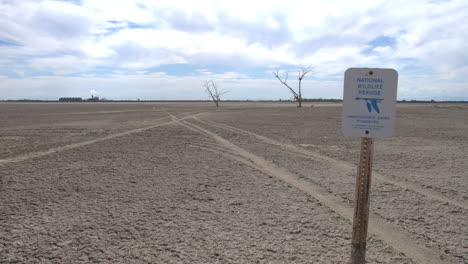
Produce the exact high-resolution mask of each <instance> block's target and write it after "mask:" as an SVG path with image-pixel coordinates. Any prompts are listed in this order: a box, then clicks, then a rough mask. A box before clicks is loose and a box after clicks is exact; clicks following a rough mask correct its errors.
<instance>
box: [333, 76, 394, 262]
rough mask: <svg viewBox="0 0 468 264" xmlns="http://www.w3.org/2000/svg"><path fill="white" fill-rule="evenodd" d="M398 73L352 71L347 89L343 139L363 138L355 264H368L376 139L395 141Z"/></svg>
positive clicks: (353, 249) (353, 251) (353, 250)
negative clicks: (367, 251)
mask: <svg viewBox="0 0 468 264" xmlns="http://www.w3.org/2000/svg"><path fill="white" fill-rule="evenodd" d="M397 83H398V73H397V72H396V71H395V70H393V69H369V68H350V69H348V70H346V72H345V79H344V89H343V115H342V117H343V118H342V126H341V129H342V131H343V135H345V136H351V137H361V138H362V139H361V152H360V155H359V165H358V174H357V177H356V191H355V199H354V201H355V202H354V217H353V237H352V240H351V264H364V263H365V262H366V247H367V229H368V226H369V203H370V200H369V193H370V187H371V176H372V159H373V149H374V142H373V138H387V137H391V136H392V135H393V133H394V128H395V110H396V94H397Z"/></svg>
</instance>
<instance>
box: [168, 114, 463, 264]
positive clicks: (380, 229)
mask: <svg viewBox="0 0 468 264" xmlns="http://www.w3.org/2000/svg"><path fill="white" fill-rule="evenodd" d="M174 121H175V122H177V123H178V124H180V125H182V126H184V127H186V128H187V129H190V130H192V131H195V132H197V133H201V134H203V135H205V136H208V137H211V138H213V139H215V140H216V141H217V142H218V143H219V145H220V146H222V147H224V148H225V149H226V151H229V152H234V153H236V154H237V155H236V156H241V157H242V158H240V159H239V158H237V157H235V159H236V160H237V161H239V162H243V163H244V164H246V165H249V166H250V164H253V165H254V167H253V168H255V169H258V170H260V171H262V172H263V173H266V174H267V175H270V176H273V177H275V178H277V179H279V180H282V181H284V182H286V183H288V184H290V185H291V186H293V187H295V188H297V189H299V190H301V191H303V192H305V193H307V194H309V195H311V196H312V197H314V198H315V199H317V200H319V201H320V202H322V203H323V204H324V205H326V206H327V207H329V208H330V209H332V210H333V211H335V212H336V213H338V214H339V215H341V216H342V217H343V218H345V219H348V220H349V221H352V219H353V208H351V207H349V206H347V205H346V204H345V203H344V202H343V201H341V200H340V199H339V198H338V197H336V196H333V195H330V194H328V193H327V192H326V191H325V190H323V188H322V187H320V186H318V185H316V184H313V183H311V182H308V181H305V180H302V179H299V178H298V177H297V176H296V175H294V174H292V173H291V172H289V171H288V170H286V169H285V168H281V167H278V166H276V165H275V164H273V163H272V162H269V161H267V160H265V159H263V158H261V157H259V156H256V155H254V154H252V153H250V152H248V151H246V150H245V149H243V148H241V147H239V146H237V145H235V144H233V143H232V142H230V141H228V140H226V139H224V138H222V137H221V136H219V135H217V134H215V133H213V132H211V131H209V130H206V129H204V128H202V127H200V126H198V125H195V124H193V123H190V122H188V121H182V120H177V119H174ZM227 155H230V154H227ZM245 160H248V162H244V161H245ZM369 231H370V232H371V233H373V234H375V235H377V236H378V237H380V238H381V239H382V240H384V241H386V242H387V243H388V244H389V245H390V246H391V247H393V248H394V249H396V250H398V251H400V252H402V253H403V254H405V255H406V256H407V257H409V258H411V259H412V260H413V261H415V262H416V263H421V264H423V263H424V264H430V263H434V264H435V263H447V262H446V261H447V260H449V261H453V262H455V261H454V260H452V259H450V257H449V256H447V255H445V254H442V253H440V252H438V250H436V249H434V248H428V247H425V246H424V245H421V244H419V243H418V241H416V240H414V239H412V238H411V237H409V236H407V235H406V234H405V233H403V232H401V230H400V229H399V228H398V227H396V226H394V225H391V224H388V223H386V222H385V220H384V219H381V218H380V217H378V216H375V215H371V218H370V221H369ZM441 257H443V258H444V260H442V259H441Z"/></svg>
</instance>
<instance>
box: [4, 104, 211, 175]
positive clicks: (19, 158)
mask: <svg viewBox="0 0 468 264" xmlns="http://www.w3.org/2000/svg"><path fill="white" fill-rule="evenodd" d="M204 113H206V112H202V113H197V114H193V115H188V116H184V117H182V118H181V119H180V120H184V119H187V118H192V117H195V116H197V115H201V114H204ZM171 116H172V115H171ZM171 116H166V117H162V118H158V119H156V120H155V121H156V122H161V121H162V120H164V119H168V118H169V117H171ZM172 117H173V116H172ZM173 118H175V117H173ZM171 123H174V120H170V121H166V122H163V123H156V124H154V125H150V126H146V127H140V128H136V129H132V130H128V131H124V132H120V133H115V134H111V135H107V136H105V137H100V138H95V139H91V140H87V141H83V142H78V143H74V144H69V145H65V146H60V147H56V148H51V149H48V150H44V151H37V152H30V153H26V154H22V155H19V156H16V157H12V158H7V159H0V166H1V165H3V164H7V163H12V162H21V161H25V160H29V159H33V158H38V157H42V156H45V155H49V154H52V153H56V152H61V151H64V150H69V149H74V148H77V147H82V146H86V145H90V144H94V143H97V142H101V141H104V140H108V139H113V138H116V137H121V136H126V135H129V134H133V133H138V132H142V131H145V130H149V129H152V128H155V127H159V126H165V125H168V124H171ZM0 180H1V179H0Z"/></svg>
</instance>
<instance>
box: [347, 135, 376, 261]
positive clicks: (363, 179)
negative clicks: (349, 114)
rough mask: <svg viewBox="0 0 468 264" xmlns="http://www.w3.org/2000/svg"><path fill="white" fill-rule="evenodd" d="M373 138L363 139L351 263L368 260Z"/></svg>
mask: <svg viewBox="0 0 468 264" xmlns="http://www.w3.org/2000/svg"><path fill="white" fill-rule="evenodd" d="M373 144H374V142H373V140H372V138H367V137H364V138H362V140H361V154H360V155H359V166H358V174H357V177H356V195H355V206H354V219H353V238H352V242H351V264H363V263H365V262H366V245H367V227H368V224H369V193H370V187H371V175H372V150H373V147H374V145H373Z"/></svg>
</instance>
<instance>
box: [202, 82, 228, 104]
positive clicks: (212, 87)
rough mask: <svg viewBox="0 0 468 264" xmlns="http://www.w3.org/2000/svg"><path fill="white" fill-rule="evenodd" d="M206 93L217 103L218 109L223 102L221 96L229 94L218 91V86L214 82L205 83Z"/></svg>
mask: <svg viewBox="0 0 468 264" xmlns="http://www.w3.org/2000/svg"><path fill="white" fill-rule="evenodd" d="M203 87H204V88H205V92H206V93H207V94H208V95H209V96H210V97H211V100H213V102H214V103H215V105H216V107H219V102H220V101H221V95H223V94H225V93H227V92H224V91H221V90H219V89H218V86H217V85H216V83H215V82H214V81H213V80H209V81H205V83H204V84H203Z"/></svg>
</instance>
